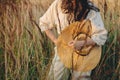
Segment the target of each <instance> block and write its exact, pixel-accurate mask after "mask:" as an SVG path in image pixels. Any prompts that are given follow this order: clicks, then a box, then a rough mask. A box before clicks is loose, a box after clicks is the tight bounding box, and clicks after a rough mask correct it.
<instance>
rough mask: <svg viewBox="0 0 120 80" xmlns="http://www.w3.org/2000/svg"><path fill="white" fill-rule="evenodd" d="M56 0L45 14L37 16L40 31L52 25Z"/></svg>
mask: <svg viewBox="0 0 120 80" xmlns="http://www.w3.org/2000/svg"><path fill="white" fill-rule="evenodd" d="M57 1H58V0H55V1H54V2H53V3H52V4H51V6H50V7H49V8H48V10H47V11H46V12H45V14H44V15H43V16H42V17H40V18H39V27H40V29H41V31H45V30H48V29H51V28H52V27H54V24H55V17H56V5H57Z"/></svg>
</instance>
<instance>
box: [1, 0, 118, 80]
mask: <svg viewBox="0 0 120 80" xmlns="http://www.w3.org/2000/svg"><path fill="white" fill-rule="evenodd" d="M52 1H53V0H0V80H45V78H46V74H47V73H48V70H49V65H50V62H51V60H52V55H53V54H54V52H53V51H54V50H53V47H54V45H53V44H52V43H51V41H50V40H49V39H48V38H47V37H46V35H45V34H44V33H41V31H40V28H39V26H38V19H39V17H40V16H42V15H43V14H44V12H45V11H46V10H47V8H48V7H49V5H50V4H51V2H52ZM94 1H96V2H95V3H96V4H97V5H98V6H99V8H100V10H101V14H102V17H103V20H104V23H105V27H106V29H107V30H108V31H109V34H108V39H107V42H106V44H105V45H104V46H103V52H102V59H101V62H100V63H99V65H98V66H97V67H96V68H95V69H94V70H93V72H92V78H93V80H119V79H120V76H119V75H120V60H119V59H120V57H119V55H120V48H119V46H120V35H119V31H120V30H119V27H120V26H119V25H120V12H119V7H120V1H119V0H115V3H114V4H112V5H111V4H110V3H113V2H111V1H112V0H101V1H100V0H99V1H98V0H94ZM111 10H112V11H111ZM103 74H104V75H103Z"/></svg>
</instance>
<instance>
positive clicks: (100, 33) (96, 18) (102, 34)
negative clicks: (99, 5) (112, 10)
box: [89, 11, 108, 45]
mask: <svg viewBox="0 0 120 80" xmlns="http://www.w3.org/2000/svg"><path fill="white" fill-rule="evenodd" d="M89 16H90V18H89V19H90V20H91V25H92V36H91V39H92V40H93V41H94V42H95V43H96V44H98V45H104V43H105V42H106V40H107V33H108V32H107V30H106V29H105V27H104V24H103V21H102V18H101V15H100V12H95V11H93V12H92V13H91V14H90V15H89Z"/></svg>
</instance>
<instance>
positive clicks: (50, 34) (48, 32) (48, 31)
mask: <svg viewBox="0 0 120 80" xmlns="http://www.w3.org/2000/svg"><path fill="white" fill-rule="evenodd" d="M45 33H46V35H47V36H48V37H49V38H50V39H51V41H52V42H53V43H54V44H57V38H56V37H55V35H54V34H53V32H52V31H51V30H50V29H48V30H46V31H45Z"/></svg>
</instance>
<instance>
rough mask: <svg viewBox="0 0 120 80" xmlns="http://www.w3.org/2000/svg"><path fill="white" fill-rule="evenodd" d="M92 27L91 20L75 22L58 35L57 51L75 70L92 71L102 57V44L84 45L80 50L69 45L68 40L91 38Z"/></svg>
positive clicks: (61, 58)
mask: <svg viewBox="0 0 120 80" xmlns="http://www.w3.org/2000/svg"><path fill="white" fill-rule="evenodd" d="M91 33H92V27H91V22H90V20H84V21H81V22H80V21H79V22H74V23H72V24H71V25H69V26H68V27H66V28H65V29H64V30H63V31H62V32H61V34H60V35H59V37H58V43H57V51H58V56H59V57H60V60H61V61H62V62H63V64H64V65H65V66H66V67H67V68H70V69H73V70H75V71H82V72H86V71H90V70H92V69H94V68H95V67H96V65H97V64H98V63H99V61H100V57H101V47H100V46H97V45H95V46H91V45H90V46H84V47H83V48H82V49H81V50H80V51H78V52H77V51H76V50H75V49H74V48H72V47H70V46H68V42H70V41H72V40H74V39H77V40H85V39H87V38H90V36H91Z"/></svg>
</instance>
